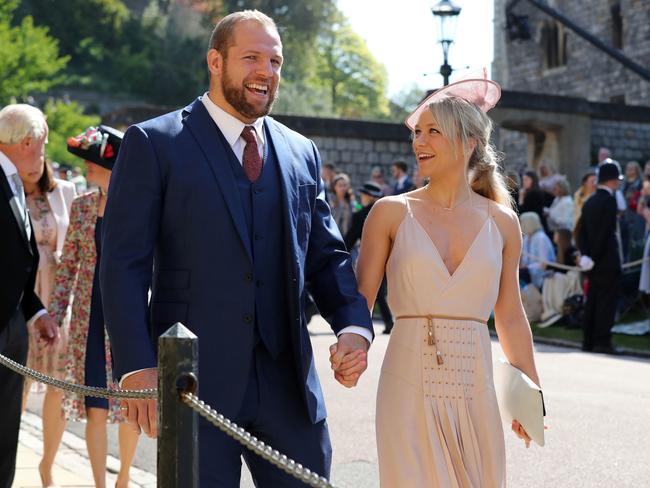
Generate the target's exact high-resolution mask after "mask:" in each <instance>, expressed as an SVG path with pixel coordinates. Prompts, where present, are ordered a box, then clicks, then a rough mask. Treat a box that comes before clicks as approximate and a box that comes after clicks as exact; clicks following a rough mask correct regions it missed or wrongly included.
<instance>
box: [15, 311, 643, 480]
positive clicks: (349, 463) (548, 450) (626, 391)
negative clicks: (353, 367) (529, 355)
mask: <svg viewBox="0 0 650 488" xmlns="http://www.w3.org/2000/svg"><path fill="white" fill-rule="evenodd" d="M310 330H311V331H312V333H313V336H312V341H313V345H314V350H315V353H316V361H317V367H318V370H319V373H320V377H321V381H322V384H323V390H324V393H325V397H326V402H327V406H328V411H329V425H330V432H331V436H332V443H333V447H334V458H333V468H332V481H333V482H334V483H335V484H336V485H337V486H339V487H340V488H374V487H378V486H379V482H378V472H377V454H376V450H375V434H374V410H375V393H376V388H377V380H378V377H379V370H380V367H381V361H382V358H383V355H384V352H385V350H386V345H387V343H388V337H387V336H383V335H381V334H379V335H378V336H377V338H376V340H375V343H374V344H373V347H372V348H371V350H370V354H369V361H370V364H369V368H368V371H367V372H366V373H365V375H364V376H363V378H362V380H361V382H360V384H359V386H358V387H357V388H354V389H350V390H348V389H345V388H343V387H341V386H340V385H339V384H338V383H336V382H335V381H334V379H333V377H332V375H331V372H330V369H329V363H328V346H329V345H330V344H331V343H332V342H333V341H334V338H333V335H332V334H331V333H330V332H329V328H328V327H327V325H326V324H325V323H324V321H323V320H322V319H320V318H319V317H317V318H314V320H313V321H312V323H311V325H310ZM376 330H377V332H380V331H381V327H377V329H376ZM649 340H650V339H649ZM493 355H494V356H495V357H499V356H501V355H502V353H501V351H500V348H499V346H498V344H497V343H496V342H493ZM537 361H538V367H539V370H540V376H541V378H542V384H543V386H544V393H545V398H546V402H547V409H548V413H549V416H548V417H547V423H548V424H549V426H550V430H549V431H548V432H547V445H546V447H544V448H540V447H537V446H533V447H531V448H530V449H528V450H527V449H525V448H524V446H523V444H522V443H521V442H520V441H518V440H517V439H516V438H515V436H514V434H512V433H511V432H506V448H507V456H508V485H509V486H512V487H515V488H518V487H523V486H526V487H528V488H542V487H544V488H547V487H548V486H553V487H554V488H565V487H566V488H583V487H584V488H587V487H588V488H597V487H606V488H611V487H617V488H619V487H643V486H650V463H649V462H648V459H650V443H649V442H648V439H649V438H650V361H647V360H641V359H630V358H625V359H623V358H614V357H608V356H602V355H593V354H584V353H582V352H578V351H575V350H571V349H564V348H557V347H550V346H538V347H537ZM71 428H72V429H74V431H75V432H76V433H77V434H78V435H81V436H83V428H80V426H78V425H77V426H72V427H71ZM113 436H114V435H113ZM23 446H24V443H23ZM82 451H83V450H81V452H82ZM112 454H114V455H115V454H116V451H115V444H114V442H113V445H112ZM136 457H137V459H136V466H138V467H140V468H143V469H144V470H146V471H149V472H151V473H153V472H155V442H153V441H151V440H149V439H146V438H144V439H143V440H142V441H141V442H140V445H139V447H138V454H137V456H136ZM17 486H37V485H36V484H34V485H17ZM64 486H83V485H72V484H70V485H64ZM241 486H242V487H252V486H253V485H252V482H251V480H250V475H248V473H244V474H243V476H242V484H241Z"/></svg>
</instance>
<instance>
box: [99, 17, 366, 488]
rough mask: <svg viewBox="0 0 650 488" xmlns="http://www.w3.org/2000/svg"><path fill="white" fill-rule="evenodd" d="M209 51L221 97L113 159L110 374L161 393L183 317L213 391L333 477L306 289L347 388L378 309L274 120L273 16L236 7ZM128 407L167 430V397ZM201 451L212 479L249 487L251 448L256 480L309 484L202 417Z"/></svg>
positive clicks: (304, 153)
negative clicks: (160, 407) (168, 334)
mask: <svg viewBox="0 0 650 488" xmlns="http://www.w3.org/2000/svg"><path fill="white" fill-rule="evenodd" d="M206 58H207V64H208V70H209V73H210V86H209V91H208V92H207V93H205V94H204V95H202V96H201V97H199V98H197V99H196V100H195V101H193V102H192V103H191V104H189V105H188V106H187V107H185V108H183V109H182V110H178V111H176V112H172V113H169V114H166V115H163V116H161V117H158V118H156V119H153V120H149V121H145V122H142V123H140V124H137V125H135V126H132V127H130V128H129V129H128V130H127V132H126V134H125V136H124V141H123V143H122V146H121V148H120V154H119V156H118V160H117V163H116V164H115V169H114V171H113V175H112V178H111V186H110V189H109V195H108V203H107V207H106V214H105V220H104V223H105V227H104V231H105V233H104V238H103V255H102V258H101V267H100V277H101V288H102V298H103V301H104V311H105V314H106V325H107V329H108V332H109V334H110V339H111V346H112V350H113V358H114V364H115V368H114V371H115V373H116V375H117V376H119V377H122V386H123V387H124V388H129V389H132V388H143V387H145V388H152V387H153V388H155V387H156V384H157V381H156V378H157V371H156V354H157V351H156V344H157V337H158V336H159V335H160V334H162V333H164V332H165V331H166V330H167V329H168V328H169V327H170V326H172V325H174V324H175V323H176V322H181V323H182V324H184V325H185V326H186V327H188V328H189V329H190V330H191V331H192V332H193V333H194V334H196V335H197V336H198V338H199V383H200V386H199V391H200V396H201V398H202V399H203V400H204V401H205V402H206V403H208V404H210V405H211V406H213V407H214V408H215V409H216V410H218V411H219V412H220V413H222V414H224V415H225V416H227V417H228V418H230V419H232V420H234V421H235V422H236V423H237V424H239V425H241V426H242V427H244V428H246V429H247V430H249V431H251V432H252V433H253V434H254V435H255V436H257V437H258V438H261V439H262V440H263V441H264V442H267V443H268V444H270V445H272V446H273V447H274V448H276V449H278V450H279V451H281V452H283V453H284V454H286V455H288V456H290V457H292V458H293V459H295V460H296V461H297V462H299V463H301V464H303V465H304V466H306V467H308V468H309V469H311V470H313V471H315V472H316V473H318V474H319V475H322V476H329V471H330V465H331V459H332V458H331V445H330V439H329V434H328V429H327V423H326V410H325V404H324V399H323V394H322V391H321V387H320V383H319V380H318V376H317V374H316V366H315V364H314V357H313V353H312V347H311V342H310V338H309V331H308V330H307V326H306V323H305V318H304V297H305V293H306V291H307V289H306V284H307V287H308V288H309V291H310V292H311V294H312V296H313V297H314V300H315V302H316V304H317V306H318V309H319V310H320V312H321V313H322V315H323V316H324V317H325V318H326V319H327V320H328V322H329V323H330V325H331V326H332V329H333V330H334V332H335V333H336V336H337V341H338V342H337V344H336V345H334V346H333V347H332V350H331V353H332V357H331V362H332V369H333V370H334V372H335V378H336V379H337V380H338V381H339V382H341V383H342V384H344V385H345V386H348V387H352V386H354V385H355V384H356V382H357V380H358V378H359V375H360V374H361V373H362V372H363V371H364V370H365V367H366V350H367V349H368V347H369V344H370V341H371V340H372V337H373V335H372V323H371V320H370V315H369V313H368V304H367V302H366V300H365V298H364V297H363V296H362V295H361V294H360V293H359V292H358V290H357V283H356V279H355V275H354V270H353V269H352V263H351V260H350V255H349V254H348V253H347V252H346V250H345V245H344V243H343V239H342V238H341V235H340V233H339V231H338V229H337V227H336V223H335V222H334V220H333V219H332V217H331V214H330V210H329V207H328V206H327V203H326V202H325V199H324V188H323V184H322V181H321V175H320V173H321V160H320V156H319V153H318V150H317V149H316V147H315V146H314V144H313V143H312V141H310V140H308V139H307V138H305V137H303V136H301V135H300V134H298V133H296V132H294V131H292V130H290V129H288V128H287V127H285V126H283V125H282V124H280V123H278V122H276V121H275V120H273V119H272V118H271V117H268V116H267V115H268V113H269V112H270V110H271V106H272V105H273V101H274V100H275V98H276V94H277V89H278V85H279V82H280V71H281V67H282V63H283V55H282V42H281V40H280V36H279V34H278V30H277V27H276V25H275V23H274V22H273V20H272V19H271V18H269V17H268V16H266V15H264V14H262V13H261V12H258V11H251V10H246V11H243V12H235V13H232V14H230V15H227V16H226V17H224V18H223V19H221V20H220V21H219V24H217V26H216V27H215V29H214V31H213V34H212V38H211V40H210V48H209V50H208V52H207V56H206ZM150 285H151V300H150V301H149V300H148V291H149V288H150ZM346 354H350V356H349V357H348V358H346V361H344V362H343V361H342V360H343V358H344V357H345V356H346ZM124 404H125V405H124V406H125V407H126V408H127V412H128V413H127V416H128V419H129V421H131V422H133V423H134V424H135V425H137V426H139V427H140V428H142V429H143V431H144V432H145V433H146V434H148V435H155V434H156V405H155V402H153V401H143V400H142V401H141V400H129V401H125V402H124ZM199 447H200V449H199V452H200V455H199V479H200V485H201V487H202V488H207V487H232V486H239V480H240V472H241V462H242V459H241V458H242V457H243V458H244V460H245V461H246V463H247V464H248V467H249V468H250V471H251V473H252V475H253V478H254V480H255V484H256V486H261V487H283V488H284V487H293V486H295V487H296V488H298V487H302V486H304V485H303V483H302V482H301V481H299V480H295V479H293V478H291V477H289V476H288V475H287V474H285V473H284V472H282V471H281V470H279V469H277V468H276V467H275V466H273V465H271V464H270V463H268V462H267V461H265V460H263V459H261V458H260V457H258V456H255V455H253V454H252V453H250V451H248V450H247V449H245V448H243V447H242V446H241V445H240V444H239V443H237V442H236V441H234V440H233V439H231V438H229V437H228V436H226V435H225V434H223V433H222V432H220V431H219V430H218V429H215V428H214V427H213V426H212V425H211V424H209V423H208V422H207V421H204V420H201V421H200V423H199Z"/></svg>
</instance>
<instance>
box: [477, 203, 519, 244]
mask: <svg viewBox="0 0 650 488" xmlns="http://www.w3.org/2000/svg"><path fill="white" fill-rule="evenodd" d="M481 198H483V199H485V200H486V201H488V204H489V208H490V210H489V212H490V216H491V217H492V218H493V219H494V222H495V223H496V224H497V227H498V228H499V231H500V232H501V236H502V237H503V239H504V241H508V240H510V239H516V240H517V241H519V240H520V239H521V227H520V226H519V216H518V215H517V213H516V212H515V211H514V210H513V209H512V208H510V207H509V206H508V205H504V204H502V203H498V202H495V201H494V200H488V199H487V198H485V197H481Z"/></svg>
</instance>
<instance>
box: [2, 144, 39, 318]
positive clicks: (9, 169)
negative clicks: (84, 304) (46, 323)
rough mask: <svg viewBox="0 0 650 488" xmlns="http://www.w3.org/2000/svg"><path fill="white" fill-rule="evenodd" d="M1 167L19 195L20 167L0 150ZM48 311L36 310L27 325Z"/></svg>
mask: <svg viewBox="0 0 650 488" xmlns="http://www.w3.org/2000/svg"><path fill="white" fill-rule="evenodd" d="M0 167H2V171H4V174H5V176H6V177H7V181H8V182H9V188H11V191H12V193H13V194H14V195H15V196H16V197H18V189H17V188H16V185H15V184H14V182H13V179H12V176H13V175H15V174H18V169H17V168H16V166H15V165H14V163H12V162H11V160H10V159H9V158H8V157H7V156H6V154H5V153H3V152H2V151H0ZM20 202H21V199H20V198H16V203H17V204H18V206H21V203H20ZM21 210H22V212H23V215H28V214H27V209H25V208H21ZM46 313H47V310H45V309H42V310H39V311H38V312H36V313H35V314H34V315H33V316H32V317H31V318H30V319H29V320H28V321H27V325H30V324H31V323H32V322H34V321H35V320H36V319H37V318H39V317H40V316H41V315H45V314H46Z"/></svg>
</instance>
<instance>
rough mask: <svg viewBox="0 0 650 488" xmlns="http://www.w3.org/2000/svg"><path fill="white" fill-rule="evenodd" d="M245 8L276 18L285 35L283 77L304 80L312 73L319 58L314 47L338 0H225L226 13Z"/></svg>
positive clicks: (224, 9) (224, 11)
mask: <svg viewBox="0 0 650 488" xmlns="http://www.w3.org/2000/svg"><path fill="white" fill-rule="evenodd" d="M242 9H257V10H260V11H262V12H264V13H265V14H267V15H268V16H270V17H272V18H273V20H275V22H276V24H277V26H278V30H279V31H280V35H281V37H282V44H283V45H282V50H283V54H284V57H285V59H286V63H285V64H284V66H283V67H282V76H283V77H284V78H285V79H286V80H289V81H300V80H304V79H306V78H308V77H309V75H310V74H311V73H313V69H314V67H315V60H316V56H315V54H316V53H315V52H314V49H313V46H314V44H315V42H316V38H317V36H318V34H319V33H320V32H322V31H323V30H324V29H326V28H327V24H328V22H329V19H330V17H331V16H332V13H333V12H334V11H336V0H224V1H223V11H222V13H223V14H227V13H230V12H234V11H237V10H242Z"/></svg>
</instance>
